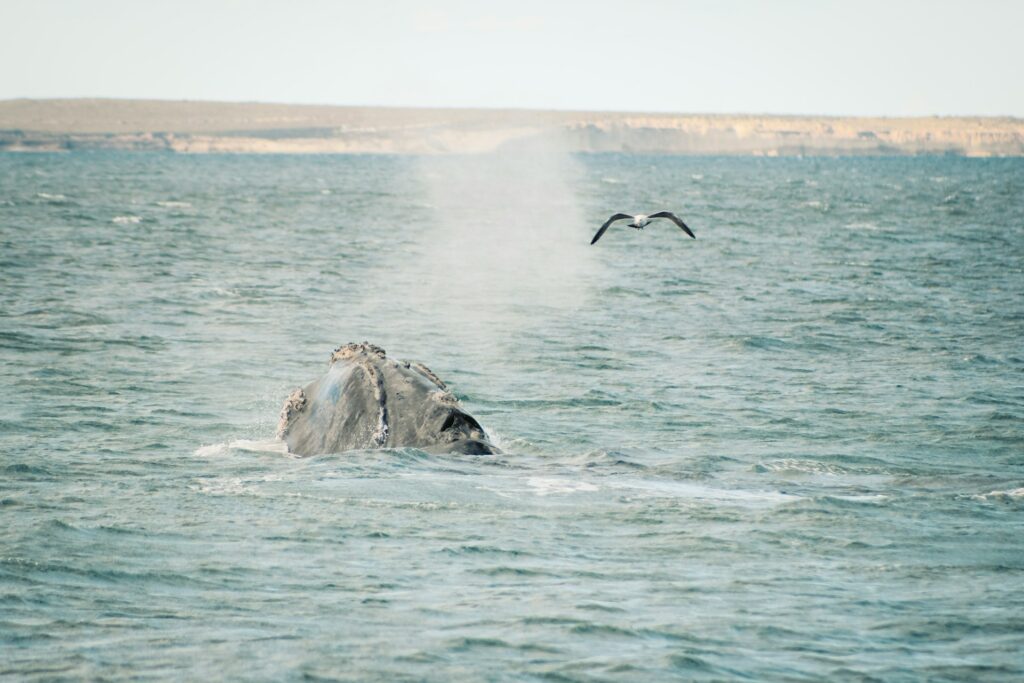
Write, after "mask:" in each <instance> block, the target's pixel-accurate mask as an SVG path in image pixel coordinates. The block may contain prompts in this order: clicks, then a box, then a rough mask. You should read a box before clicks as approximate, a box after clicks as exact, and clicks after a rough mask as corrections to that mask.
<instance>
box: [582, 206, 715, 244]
mask: <svg viewBox="0 0 1024 683" xmlns="http://www.w3.org/2000/svg"><path fill="white" fill-rule="evenodd" d="M625 218H629V219H632V221H633V222H632V223H630V224H629V227H631V228H636V229H637V230H643V229H644V228H645V227H646V226H647V224H648V223H650V222H651V221H653V220H654V219H655V218H667V219H669V220H670V221H672V222H673V223H675V224H676V225H678V226H679V227H680V228H682V229H683V232H685V233H686V234H687V235H689V236H690V237H692V238H693V239H697V236H696V235H694V234H693V231H692V230H690V228H688V227H687V226H686V223H684V222H683V221H682V220H680V219H679V216H677V215H675V214H674V213H672V212H671V211H658V212H657V213H652V214H650V215H646V214H642V213H641V214H638V215H636V216H630V215H629V214H628V213H617V214H615V215H614V216H612V217H611V218H609V219H608V220H606V221H605V222H604V225H602V226H601V229H600V230H598V231H597V234H596V235H594V239H592V240H590V243H591V244H593V243H594V242H596V241H598V240H599V239H601V235H603V234H604V231H605V230H607V229H608V226H609V225H611V224H612V223H614V222H615V221H621V220H623V219H625Z"/></svg>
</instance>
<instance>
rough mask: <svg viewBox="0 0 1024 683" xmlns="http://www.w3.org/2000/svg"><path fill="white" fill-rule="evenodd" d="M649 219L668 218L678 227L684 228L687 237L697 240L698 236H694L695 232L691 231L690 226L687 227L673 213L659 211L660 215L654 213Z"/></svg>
mask: <svg viewBox="0 0 1024 683" xmlns="http://www.w3.org/2000/svg"><path fill="white" fill-rule="evenodd" d="M647 217H648V218H667V219H669V220H670V221H672V222H673V223H675V224H676V225H678V226H679V227H680V228H682V229H683V232H685V233H686V234H687V235H689V236H690V237H692V238H693V239H697V236H696V235H694V234H693V230H690V228H689V226H687V225H686V223H684V222H683V221H682V220H680V218H679V216H677V215H675V214H674V213H672V212H671V211H659V212H658V213H652V214H650V215H649V216H647Z"/></svg>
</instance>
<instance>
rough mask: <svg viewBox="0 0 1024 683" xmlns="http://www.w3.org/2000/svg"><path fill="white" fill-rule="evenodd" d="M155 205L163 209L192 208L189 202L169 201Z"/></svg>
mask: <svg viewBox="0 0 1024 683" xmlns="http://www.w3.org/2000/svg"><path fill="white" fill-rule="evenodd" d="M156 205H157V206H162V207H164V208H165V209H188V208H191V207H192V204H191V203H190V202H176V201H171V200H168V201H164V202H157V203H156Z"/></svg>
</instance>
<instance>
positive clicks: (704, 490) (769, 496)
mask: <svg viewBox="0 0 1024 683" xmlns="http://www.w3.org/2000/svg"><path fill="white" fill-rule="evenodd" d="M614 486H615V488H623V489H632V490H634V491H637V492H642V493H647V494H653V495H660V496H670V497H673V498H685V499H691V500H699V501H707V502H712V503H734V504H750V503H771V504H780V503H789V502H793V501H797V500H801V496H796V495H793V494H790V493H782V492H781V491H749V490H741V489H720V488H712V487H710V486H703V485H701V484H694V483H690V482H686V481H654V480H650V479H634V480H623V481H619V482H616V483H615V484H614Z"/></svg>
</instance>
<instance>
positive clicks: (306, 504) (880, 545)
mask: <svg viewBox="0 0 1024 683" xmlns="http://www.w3.org/2000/svg"><path fill="white" fill-rule="evenodd" d="M658 209H667V210H673V211H676V212H677V213H678V214H679V215H680V216H682V217H683V219H684V220H686V221H687V223H688V224H689V225H690V227H692V228H693V230H694V232H695V233H696V235H697V239H696V240H691V239H690V238H688V237H687V236H686V235H684V234H683V233H682V232H681V231H680V230H679V229H678V228H677V227H675V226H674V225H672V224H671V223H669V222H667V221H656V222H654V223H652V224H651V225H650V226H648V227H647V228H646V229H645V230H644V231H642V232H638V231H635V230H632V229H629V228H628V227H625V225H624V224H621V223H620V224H617V225H616V226H613V227H612V228H611V229H610V230H609V231H608V232H607V233H606V234H605V236H604V237H603V238H602V239H601V241H600V242H598V243H597V244H596V245H594V246H590V245H589V242H590V239H591V237H592V236H593V233H594V232H595V231H596V230H597V228H598V227H599V226H600V224H601V223H602V222H603V221H604V220H605V219H606V218H607V216H608V215H610V214H611V213H613V212H617V211H625V212H628V213H634V212H636V213H640V212H644V213H647V212H651V211H654V210H658ZM1022 339H1024V160H1021V159H965V158H955V157H916V158H910V157H901V158H897V157H893V158H835V159H832V158H752V157H673V156H641V155H618V154H607V155H571V154H563V153H560V152H559V151H557V150H551V149H544V148H537V149H531V150H523V151H509V152H506V153H498V154H493V155H481V156H464V157H463V156H423V157H417V156H358V155H356V156H317V155H310V156H257V155H237V156H229V155H223V156H217V155H211V156H179V155H172V154H161V153H142V152H137V153H118V152H72V153H67V154H24V155H19V154H2V155H0V393H2V394H3V395H4V396H5V397H6V400H4V401H3V402H2V403H0V520H2V522H0V676H3V677H5V678H11V679H17V680H40V681H41V680H71V679H75V680H79V679H92V680H97V679H103V680H124V679H159V680H239V679H245V680H274V681H278V680H314V681H320V680H324V681H327V680H343V681H349V680H352V681H373V680H382V681H480V680H501V681H504V680H510V681H541V680H550V681H666V680H686V681H691V680H696V681H705V680H706V681H711V680H755V681H775V680H778V681H820V680H831V681H871V680H884V681H918V680H929V681H959V680H971V681H987V680H991V681H1013V680H1020V679H1021V678H1022V677H1024V655H1022V653H1024V341H1022ZM363 340H368V341H370V342H372V343H375V344H378V345H380V346H383V347H384V348H385V349H387V351H388V353H389V355H391V356H394V357H397V358H401V359H405V360H419V361H422V362H424V363H426V364H427V365H429V366H430V367H431V368H432V369H433V370H434V371H435V372H436V373H437V374H438V375H439V376H440V377H442V378H443V379H444V380H445V381H446V382H447V383H448V384H449V386H450V387H451V388H452V389H453V390H454V391H455V393H456V394H457V395H458V396H459V397H460V399H461V400H462V402H463V404H464V407H465V408H466V409H467V410H468V411H469V412H470V413H472V414H473V415H474V416H476V417H477V418H478V419H479V420H480V422H481V423H482V424H483V425H484V427H485V428H486V429H487V430H488V432H489V433H490V434H491V435H492V436H493V438H494V440H495V442H496V443H498V445H499V446H500V447H501V448H502V451H503V453H502V454H500V455H493V456H467V455H436V454H435V455H431V454H427V453H425V452H422V451H418V450H414V449H392V450H370V451H365V452H349V453H339V454H334V455H324V456H317V457H309V458H297V457H292V456H290V455H288V454H287V453H285V452H284V450H283V449H282V448H281V446H280V444H279V443H277V442H275V441H274V429H275V426H276V423H277V418H278V412H279V410H280V408H281V404H282V403H283V401H284V399H285V398H286V396H287V395H288V393H289V392H290V391H291V390H292V389H293V388H295V387H298V386H300V385H302V384H305V383H306V382H308V381H310V380H312V379H314V378H316V377H318V376H319V375H320V374H322V373H323V371H324V370H325V369H326V367H327V360H328V358H329V356H330V353H331V351H332V349H334V348H335V347H336V346H338V345H339V344H342V343H346V342H355V341H363Z"/></svg>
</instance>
